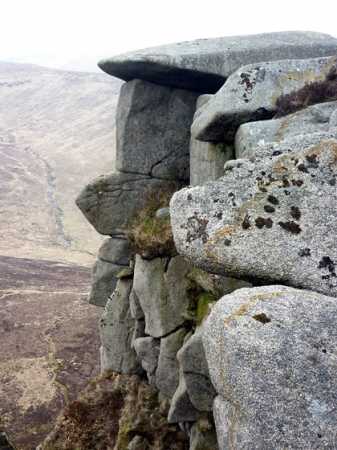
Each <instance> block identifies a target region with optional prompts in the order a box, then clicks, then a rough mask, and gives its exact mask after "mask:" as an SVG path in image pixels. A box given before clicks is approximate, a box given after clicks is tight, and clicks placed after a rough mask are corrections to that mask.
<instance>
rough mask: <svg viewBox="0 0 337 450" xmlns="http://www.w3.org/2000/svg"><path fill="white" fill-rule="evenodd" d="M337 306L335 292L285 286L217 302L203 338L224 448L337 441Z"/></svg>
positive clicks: (324, 444)
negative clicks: (333, 293)
mask: <svg viewBox="0 0 337 450" xmlns="http://www.w3.org/2000/svg"><path fill="white" fill-rule="evenodd" d="M336 313H337V303H336V300H335V299H334V298H331V297H327V296H324V295H321V294H317V293H314V292H311V291H303V290H297V289H293V288H289V287H285V286H265V287H259V288H251V289H241V290H238V291H236V292H234V293H233V294H230V295H227V296H226V297H224V298H223V299H221V300H220V301H219V302H218V303H217V304H216V305H215V307H214V308H213V310H212V312H211V315H210V317H209V319H208V320H207V322H206V330H205V333H204V334H203V342H204V345H205V352H206V357H207V360H208V365H209V369H210V375H211V378H212V381H213V384H214V386H215V387H216V390H217V392H218V393H219V395H220V398H217V399H216V401H215V405H214V415H215V421H216V426H217V431H218V436H219V446H220V449H227V448H238V449H243V450H245V449H247V450H254V449H256V450H257V449H259V450H260V449H269V448H288V449H304V448H310V449H321V448H329V449H333V448H335V447H336V440H335V439H336V423H337V411H336V408H335V406H336V392H337V379H336V376H335V372H336V369H335V367H336V344H337V330H336V326H335V317H336ZM248 387H249V388H248Z"/></svg>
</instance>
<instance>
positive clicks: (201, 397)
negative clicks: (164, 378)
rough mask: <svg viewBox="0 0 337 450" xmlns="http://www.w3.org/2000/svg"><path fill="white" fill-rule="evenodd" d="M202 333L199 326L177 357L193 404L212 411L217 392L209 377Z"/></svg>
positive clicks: (203, 409)
mask: <svg viewBox="0 0 337 450" xmlns="http://www.w3.org/2000/svg"><path fill="white" fill-rule="evenodd" d="M202 334H203V327H201V328H197V330H196V332H195V333H194V334H193V335H192V336H191V337H190V338H189V339H188V340H187V341H186V342H185V344H184V345H183V347H182V348H181V349H180V350H179V352H178V354H177V359H178V361H179V366H180V368H181V371H182V376H183V377H184V381H185V385H186V389H187V392H188V395H189V398H190V400H191V403H192V404H193V406H194V407H195V408H196V409H198V410H199V411H212V407H213V399H214V397H215V395H216V392H215V390H214V387H213V385H212V383H211V380H210V377H209V372H208V365H207V361H206V357H205V352H204V347H203V343H202Z"/></svg>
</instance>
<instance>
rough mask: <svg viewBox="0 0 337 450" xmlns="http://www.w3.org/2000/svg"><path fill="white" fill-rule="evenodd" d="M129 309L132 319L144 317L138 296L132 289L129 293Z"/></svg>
mask: <svg viewBox="0 0 337 450" xmlns="http://www.w3.org/2000/svg"><path fill="white" fill-rule="evenodd" d="M130 311H131V316H132V318H133V319H137V320H142V319H144V312H143V310H142V307H141V306H140V303H139V298H138V297H137V294H136V293H135V291H134V290H133V289H132V291H131V294H130Z"/></svg>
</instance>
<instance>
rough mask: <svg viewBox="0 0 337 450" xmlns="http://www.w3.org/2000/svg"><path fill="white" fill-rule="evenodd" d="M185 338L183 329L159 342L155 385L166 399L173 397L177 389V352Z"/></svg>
mask: <svg viewBox="0 0 337 450" xmlns="http://www.w3.org/2000/svg"><path fill="white" fill-rule="evenodd" d="M185 336H186V330H185V328H180V329H179V330H177V331H175V332H174V333H171V334H169V335H168V336H165V337H163V338H162V339H161V340H160V353H159V359H158V368H157V371H156V385H157V388H158V390H159V391H160V393H161V394H162V395H164V396H165V397H167V398H171V397H173V394H174V392H175V391H176V389H177V387H178V383H179V366H178V360H177V352H178V350H179V349H180V348H181V347H182V345H183V343H184V338H185Z"/></svg>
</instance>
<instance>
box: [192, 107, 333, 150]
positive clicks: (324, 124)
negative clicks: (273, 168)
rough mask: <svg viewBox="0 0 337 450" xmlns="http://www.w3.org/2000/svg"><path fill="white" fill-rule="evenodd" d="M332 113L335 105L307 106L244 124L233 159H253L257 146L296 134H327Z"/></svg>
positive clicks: (237, 138) (237, 139)
mask: <svg viewBox="0 0 337 450" xmlns="http://www.w3.org/2000/svg"><path fill="white" fill-rule="evenodd" d="M336 112H337V102H327V103H319V104H317V105H312V106H309V107H308V108H305V109H302V110H300V111H297V112H296V113H294V114H289V115H288V116H285V117H280V118H279V119H271V120H262V121H258V122H249V123H245V124H243V125H241V126H240V128H239V129H238V131H237V133H236V135H235V155H236V158H250V157H252V156H254V154H255V149H256V148H257V147H258V146H264V145H266V144H267V143H271V142H275V143H278V144H280V143H281V142H283V141H284V140H285V139H289V138H291V137H293V136H298V135H300V134H311V133H317V132H319V131H321V132H326V131H329V129H330V128H332V126H331V123H330V119H331V118H332V120H334V119H333V117H334V113H336ZM334 126H337V124H336V125H334ZM199 142H200V141H199ZM200 143H201V142H200ZM201 144H202V143H201ZM206 145H207V144H206Z"/></svg>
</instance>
